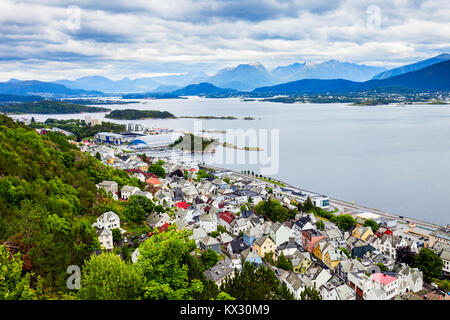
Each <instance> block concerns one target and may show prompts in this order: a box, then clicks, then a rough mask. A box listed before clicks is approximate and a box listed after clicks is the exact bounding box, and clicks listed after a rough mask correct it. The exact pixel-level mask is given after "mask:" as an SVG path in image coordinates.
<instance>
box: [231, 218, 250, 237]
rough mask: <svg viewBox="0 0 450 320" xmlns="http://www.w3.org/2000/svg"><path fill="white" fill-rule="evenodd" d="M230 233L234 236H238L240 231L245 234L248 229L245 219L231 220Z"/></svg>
mask: <svg viewBox="0 0 450 320" xmlns="http://www.w3.org/2000/svg"><path fill="white" fill-rule="evenodd" d="M230 226H231V232H232V233H233V234H234V235H238V234H239V233H240V232H241V231H242V232H245V231H246V230H247V229H248V224H247V221H246V220H245V219H233V221H231V224H230Z"/></svg>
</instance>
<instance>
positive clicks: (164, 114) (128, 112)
mask: <svg viewBox="0 0 450 320" xmlns="http://www.w3.org/2000/svg"><path fill="white" fill-rule="evenodd" d="M105 118H109V119H116V120H141V119H175V118H176V117H175V116H174V115H173V114H172V113H170V112H168V111H158V110H136V109H123V110H113V111H111V112H110V113H108V114H107V115H105Z"/></svg>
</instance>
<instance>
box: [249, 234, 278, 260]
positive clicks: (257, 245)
mask: <svg viewBox="0 0 450 320" xmlns="http://www.w3.org/2000/svg"><path fill="white" fill-rule="evenodd" d="M253 249H254V250H255V251H256V253H258V255H259V256H260V257H261V258H264V256H265V255H266V254H267V253H269V252H275V249H276V246H275V243H274V242H273V241H272V239H271V238H270V237H269V236H263V237H260V238H258V239H256V240H255V241H254V242H253Z"/></svg>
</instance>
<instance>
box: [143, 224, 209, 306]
mask: <svg viewBox="0 0 450 320" xmlns="http://www.w3.org/2000/svg"><path fill="white" fill-rule="evenodd" d="M189 234H190V233H189V232H188V231H187V230H182V231H179V232H178V231H177V230H176V228H175V226H170V227H169V228H168V230H167V231H165V232H162V233H157V234H154V235H153V236H152V237H150V238H149V239H147V240H146V241H145V242H143V243H142V244H141V245H140V247H139V253H140V256H139V258H138V261H137V262H136V265H137V267H138V268H139V269H140V270H141V271H142V273H143V274H144V276H145V279H146V284H145V287H144V290H145V292H144V298H145V299H151V300H160V299H169V300H185V299H190V298H193V295H194V294H195V293H201V292H202V291H203V284H202V282H201V280H198V279H192V280H190V279H189V277H188V272H189V266H188V264H187V260H188V259H189V256H190V255H191V252H192V251H193V250H194V249H195V248H196V244H195V241H194V240H190V239H189Z"/></svg>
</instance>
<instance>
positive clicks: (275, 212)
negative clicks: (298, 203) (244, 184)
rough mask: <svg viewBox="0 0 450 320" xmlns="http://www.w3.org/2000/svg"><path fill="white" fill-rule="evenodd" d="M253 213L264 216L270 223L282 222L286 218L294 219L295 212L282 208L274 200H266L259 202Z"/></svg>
mask: <svg viewBox="0 0 450 320" xmlns="http://www.w3.org/2000/svg"><path fill="white" fill-rule="evenodd" d="M255 212H256V213H257V214H258V215H261V216H265V217H267V218H268V219H269V220H271V221H274V222H276V221H278V222H284V221H286V219H288V218H294V217H295V211H289V210H288V209H287V208H285V207H283V206H282V205H281V204H280V202H279V201H278V200H276V199H268V200H265V201H261V202H259V203H258V204H257V205H256V206H255Z"/></svg>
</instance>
